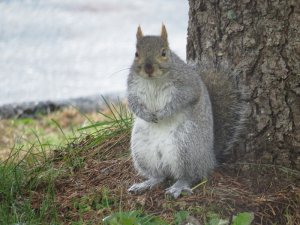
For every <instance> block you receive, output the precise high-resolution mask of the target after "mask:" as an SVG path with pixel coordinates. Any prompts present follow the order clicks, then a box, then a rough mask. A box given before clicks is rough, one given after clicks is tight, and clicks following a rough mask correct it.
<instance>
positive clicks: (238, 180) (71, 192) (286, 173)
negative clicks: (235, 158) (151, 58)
mask: <svg viewBox="0 0 300 225" xmlns="http://www.w3.org/2000/svg"><path fill="white" fill-rule="evenodd" d="M118 139H119V140H118V143H120V144H119V145H117V146H114V145H113V143H115V142H116V137H115V138H112V139H110V140H107V142H106V143H104V144H102V145H101V146H98V147H95V148H93V149H89V150H87V151H85V152H82V153H81V154H82V156H84V157H85V164H84V166H82V167H81V168H79V169H78V170H76V171H73V174H71V175H68V176H67V175H66V176H64V177H61V178H59V179H57V181H56V183H55V185H56V186H55V187H56V203H57V207H58V208H59V212H60V218H61V220H62V221H63V222H64V223H65V224H69V223H70V221H71V220H73V221H74V220H76V219H79V217H80V216H79V215H80V214H81V219H83V220H85V221H93V222H94V223H95V224H99V223H101V221H102V219H103V218H104V217H105V216H108V215H110V214H111V213H112V212H118V211H119V210H120V209H121V210H123V211H128V210H136V209H143V210H144V211H145V212H146V213H149V214H152V215H158V216H159V217H161V218H163V219H166V220H167V221H169V222H171V221H172V218H173V215H174V213H175V212H176V211H179V210H188V211H190V213H191V215H193V216H194V217H196V218H197V219H199V221H205V214H206V213H208V212H212V211H213V212H217V213H219V214H220V215H222V216H223V217H224V218H230V217H232V216H233V215H236V214H237V213H240V212H253V213H254V215H255V220H254V223H253V224H264V225H265V224H300V213H299V212H300V201H299V199H300V185H299V172H296V171H290V170H288V169H285V168H281V167H276V166H272V165H254V164H240V165H239V164H231V165H222V166H220V167H218V168H217V169H216V170H215V171H214V173H213V174H212V175H211V176H210V177H209V179H208V182H207V183H205V184H204V185H201V186H200V187H199V188H197V189H196V190H194V194H192V195H190V196H188V195H184V196H182V197H180V198H179V199H177V200H174V199H169V198H167V197H166V196H165V195H164V189H165V188H166V187H168V185H170V182H165V183H164V184H162V185H160V186H158V187H156V188H154V189H152V190H150V191H147V192H146V193H144V194H142V195H132V194H129V193H128V192H127V189H128V187H129V186H130V185H131V184H133V183H134V182H138V181H141V180H142V178H141V177H138V176H137V175H136V172H135V171H134V169H133V166H132V162H131V159H130V156H129V153H128V151H127V149H128V147H129V134H126V135H124V136H122V137H119V138H118ZM85 144H86V143H85V142H84V141H83V142H81V143H79V144H78V145H79V147H80V145H85ZM108 146H110V147H111V148H110V149H109V151H107V149H108ZM77 147H78V146H77ZM103 151H105V152H106V153H104V152H103ZM103 153H104V154H103ZM60 154H61V153H60ZM58 156H59V154H58ZM103 156H105V157H103ZM59 164H60V162H59V161H58V163H57V165H58V166H59ZM103 190H107V191H106V192H104V191H103ZM105 193H108V194H105ZM41 198H42V196H38V192H37V197H36V203H35V204H36V207H38V205H39V202H40V200H41ZM103 201H107V202H109V206H110V207H109V208H107V207H106V208H105V207H104V208H101V207H100V208H97V203H99V202H103ZM78 202H79V203H80V204H81V206H82V205H84V206H85V207H87V210H86V211H84V210H83V212H82V211H81V210H82V209H81V208H80V206H79V205H80V204H78ZM80 211H81V213H80Z"/></svg>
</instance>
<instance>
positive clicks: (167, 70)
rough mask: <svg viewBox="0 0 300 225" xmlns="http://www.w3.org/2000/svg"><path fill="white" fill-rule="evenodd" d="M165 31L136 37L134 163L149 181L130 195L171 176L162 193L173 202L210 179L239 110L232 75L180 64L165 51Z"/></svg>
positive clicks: (131, 92)
mask: <svg viewBox="0 0 300 225" xmlns="http://www.w3.org/2000/svg"><path fill="white" fill-rule="evenodd" d="M139 29H140V28H139ZM165 32H166V31H164V32H162V33H163V34H164V38H162V37H160V36H142V32H141V29H140V30H139V31H138V33H137V37H138V38H137V46H136V47H137V53H136V58H135V60H134V62H133V64H132V67H131V70H130V73H129V76H128V80H127V94H128V105H129V108H130V110H131V111H132V112H133V113H134V115H135V122H134V126H133V130H132V135H131V152H132V158H133V163H134V166H135V168H136V170H137V171H138V173H139V174H140V175H142V176H144V177H145V178H147V180H146V181H144V182H142V183H139V184H134V185H132V186H131V187H130V188H129V191H130V192H134V193H140V192H143V191H145V190H147V189H149V188H152V187H153V186H154V185H156V184H158V183H160V182H162V181H163V180H165V179H168V178H171V179H173V180H175V183H174V185H172V186H171V187H169V188H168V189H166V193H167V194H170V195H171V196H173V197H174V198H177V197H178V196H179V195H180V194H181V192H182V191H186V192H188V193H191V192H192V191H191V188H190V186H191V185H192V184H194V183H195V182H198V181H199V180H201V179H202V178H204V177H207V176H208V174H209V173H210V172H211V171H212V170H213V169H214V167H215V165H216V156H215V154H221V153H220V152H222V150H225V151H227V149H229V148H231V147H232V146H233V144H234V142H235V141H236V139H237V137H238V134H239V127H242V126H241V122H240V121H242V116H241V114H242V107H241V105H239V104H238V98H237V97H238V93H237V92H235V91H234V90H235V89H234V87H235V86H234V83H233V81H232V79H231V77H230V76H228V77H227V76H226V75H227V74H225V76H224V74H221V75H220V74H217V73H216V71H213V72H209V70H205V69H204V68H201V67H199V68H197V69H195V68H193V67H192V66H190V65H188V64H186V63H185V62H183V61H182V60H181V59H180V58H179V57H178V56H177V55H176V54H175V53H173V52H172V51H171V50H170V49H169V46H168V41H167V39H166V37H167V34H166V33H165ZM146 65H147V66H146ZM146 67H148V68H149V67H150V68H153V70H147V68H146ZM149 71H150V72H149ZM199 71H200V75H201V76H199ZM202 79H203V80H202ZM223 89H225V90H226V91H224V90H223ZM227 89H228V90H229V91H228V90H227ZM211 99H212V103H211ZM214 120H215V121H214ZM214 123H215V125H216V127H214ZM236 127H238V128H236ZM214 128H215V129H214ZM215 135H216V136H215Z"/></svg>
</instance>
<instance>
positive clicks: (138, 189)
mask: <svg viewBox="0 0 300 225" xmlns="http://www.w3.org/2000/svg"><path fill="white" fill-rule="evenodd" d="M163 180H164V179H163V178H150V179H148V180H146V181H144V182H142V183H136V184H133V185H132V186H131V187H130V188H129V189H128V191H129V192H131V193H133V194H141V193H143V192H144V191H146V190H148V189H151V188H152V187H154V186H155V185H157V184H159V183H161V182H162V181H163Z"/></svg>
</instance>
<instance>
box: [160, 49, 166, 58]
mask: <svg viewBox="0 0 300 225" xmlns="http://www.w3.org/2000/svg"><path fill="white" fill-rule="evenodd" d="M166 55H167V51H166V49H163V50H162V51H161V56H162V57H166Z"/></svg>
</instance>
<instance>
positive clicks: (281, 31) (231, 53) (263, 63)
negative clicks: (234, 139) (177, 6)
mask: <svg viewBox="0 0 300 225" xmlns="http://www.w3.org/2000/svg"><path fill="white" fill-rule="evenodd" d="M189 4H190V12H189V27H188V44H187V59H188V60H193V61H196V62H200V61H201V60H202V59H207V58H210V59H212V63H213V64H214V65H215V66H218V64H221V63H222V62H227V63H228V64H229V65H230V67H232V68H235V69H237V70H238V71H239V77H238V78H239V83H240V85H246V86H247V88H248V91H249V94H250V97H249V99H247V101H249V104H250V108H251V109H250V112H249V116H248V120H249V124H250V126H249V129H247V135H246V137H245V139H244V140H243V143H242V146H243V147H242V148H240V149H239V151H238V155H237V156H236V157H238V159H239V161H241V160H242V161H247V162H256V163H257V162H261V163H274V164H279V165H282V166H286V167H290V168H293V169H298V170H300V14H299V12H300V3H299V1H297V0H295V1H293V0H286V1H281V0H241V1H233V0H210V1H206V0H189Z"/></svg>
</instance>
